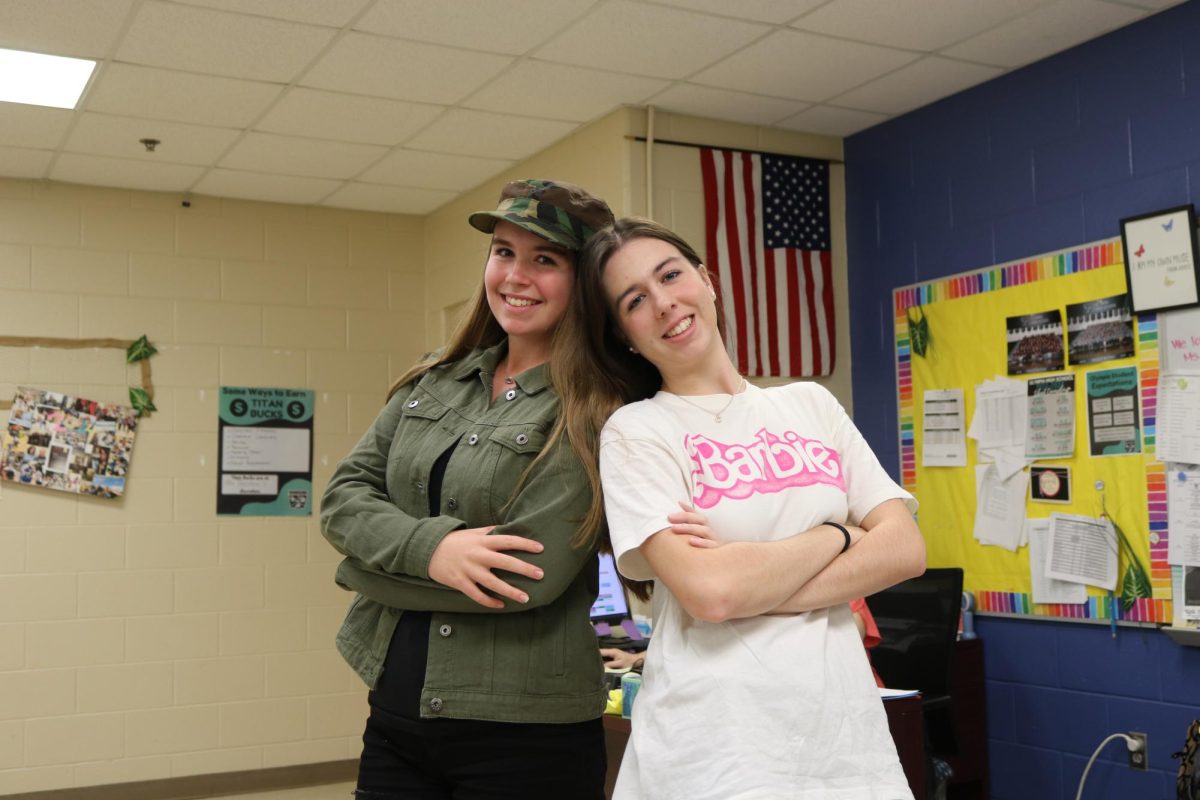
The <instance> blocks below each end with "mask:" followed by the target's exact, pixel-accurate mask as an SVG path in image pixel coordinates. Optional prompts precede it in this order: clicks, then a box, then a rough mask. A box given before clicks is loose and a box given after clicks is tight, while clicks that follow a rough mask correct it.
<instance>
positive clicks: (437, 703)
mask: <svg viewBox="0 0 1200 800" xmlns="http://www.w3.org/2000/svg"><path fill="white" fill-rule="evenodd" d="M429 710H430V711H433V712H434V713H437V712H438V711H441V710H442V698H440V697H435V698H433V699H432V700H430V701H429Z"/></svg>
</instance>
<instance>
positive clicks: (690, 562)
mask: <svg viewBox="0 0 1200 800" xmlns="http://www.w3.org/2000/svg"><path fill="white" fill-rule="evenodd" d="M573 303H575V309H574V312H575V313H573V314H571V315H567V316H568V319H570V320H572V321H571V323H569V325H568V327H567V328H565V329H561V328H560V336H559V341H558V342H557V343H556V346H559V347H569V348H571V349H572V351H573V352H574V353H575V354H576V357H575V358H574V359H573V360H572V362H571V364H572V369H573V370H575V371H576V372H575V374H567V375H563V376H562V379H561V380H559V381H557V382H556V385H559V386H566V387H573V388H568V389H567V390H566V391H565V392H564V397H563V400H564V405H565V406H566V407H568V408H571V407H572V404H577V405H576V406H575V407H576V408H587V409H591V411H592V416H591V420H592V422H591V424H592V425H593V428H592V430H593V431H595V430H599V428H600V426H601V425H603V432H602V433H601V434H600V436H599V445H598V447H597V450H598V454H596V455H597V458H598V462H599V471H600V476H601V479H602V484H603V489H604V497H605V509H606V513H607V519H608V527H609V532H610V535H611V541H612V547H613V551H614V553H615V554H616V558H617V566H618V568H619V570H620V571H621V573H622V574H623V575H624V576H625V577H626V578H627V579H630V580H633V581H653V582H654V590H655V591H654V595H653V603H654V605H653V612H654V618H655V632H654V638H653V640H652V643H651V645H650V648H649V650H648V651H647V654H646V664H645V673H644V683H643V686H642V689H641V692H640V693H639V695H638V700H637V710H636V712H635V713H634V715H633V733H632V736H631V739H630V743H629V746H628V748H627V750H626V753H625V756H624V760H623V763H622V768H621V773H620V778H619V780H618V783H617V788H616V794H615V797H617V798H623V799H625V800H628V799H629V798H654V800H672V798H681V799H682V798H687V800H702V798H722V800H728V798H770V800H785V799H786V798H872V800H894V799H895V798H909V797H911V794H910V793H909V789H908V786H907V783H906V781H905V779H904V775H903V772H902V771H901V768H900V765H899V762H898V760H897V758H896V752H895V747H894V745H893V744H892V741H891V737H890V734H889V732H888V727H887V720H886V716H885V714H884V711H883V707H882V704H881V703H880V700H879V695H878V691H877V688H876V686H875V682H874V680H873V678H872V674H871V669H870V666H869V665H868V663H867V658H866V656H865V654H864V650H863V646H862V643H861V640H860V638H859V635H858V632H857V629H856V628H855V625H854V621H853V618H852V615H851V612H850V610H849V608H848V607H847V605H846V603H847V602H848V601H850V600H853V599H855V598H858V597H862V596H864V595H867V594H871V593H873V592H875V591H878V590H880V589H882V588H884V587H886V586H889V585H892V584H894V583H897V582H899V581H902V580H905V579H907V578H909V577H912V576H914V575H918V574H920V573H921V572H922V571H924V567H925V549H924V542H923V540H922V538H921V534H920V532H919V531H918V529H917V526H916V523H915V522H914V520H913V517H912V512H913V511H914V510H915V507H916V503H915V501H914V500H913V498H912V496H911V495H909V494H908V492H906V491H904V490H903V489H902V488H900V487H899V486H897V485H896V484H895V483H894V482H893V481H892V480H891V478H889V477H888V475H887V473H886V472H885V471H884V470H883V469H882V467H880V465H879V462H878V460H877V459H876V458H875V456H874V454H873V453H872V452H871V450H870V448H869V447H868V446H867V444H866V442H865V441H864V440H863V438H862V436H861V435H860V434H859V433H858V430H857V429H856V428H855V427H854V424H853V422H852V421H851V420H850V418H849V417H848V416H847V415H846V413H845V412H844V411H843V410H842V407H841V406H840V405H839V404H838V402H837V401H836V400H835V399H834V398H833V396H832V395H831V394H829V392H827V391H826V390H825V389H824V388H822V387H820V386H819V385H817V384H815V383H811V382H798V383H794V384H790V385H787V386H781V387H774V388H770V389H760V388H758V387H756V386H753V385H751V384H749V383H747V381H746V380H745V378H743V377H742V376H741V375H740V374H738V371H737V369H736V368H735V367H734V364H733V362H732V361H731V359H730V357H729V355H728V353H727V352H726V349H725V343H724V341H723V336H722V334H723V331H722V325H721V322H720V315H719V313H718V308H717V303H716V292H715V291H714V289H713V285H712V282H711V279H710V277H709V275H708V273H707V271H706V270H705V268H704V266H703V264H701V261H700V258H699V257H698V256H697V255H696V253H695V251H694V250H693V249H692V248H691V247H690V246H689V245H688V244H687V243H686V242H684V241H683V240H682V239H680V238H679V237H678V236H676V235H675V234H674V233H672V232H671V231H669V230H667V229H665V228H663V227H662V226H660V225H658V224H657V223H654V222H651V221H649V220H641V219H636V218H630V219H624V220H620V221H618V222H617V223H616V224H615V226H613V227H612V228H609V229H606V230H604V231H601V232H600V233H598V234H597V235H596V236H595V237H594V238H593V239H592V240H591V242H590V243H589V244H588V246H587V248H586V249H585V250H584V252H583V253H582V254H581V257H580V265H579V268H578V273H577V282H576V287H575V295H574V297H573ZM598 376H599V377H598ZM622 402H624V403H628V405H624V406H623V407H621V408H619V409H617V410H616V411H615V413H612V415H611V417H607V422H606V423H605V421H604V420H605V418H606V416H607V414H608V413H609V412H611V411H612V409H613V408H614V407H616V406H617V405H619V404H620V403H622ZM579 416H580V418H587V415H586V414H583V415H579Z"/></svg>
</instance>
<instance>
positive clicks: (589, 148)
mask: <svg viewBox="0 0 1200 800" xmlns="http://www.w3.org/2000/svg"><path fill="white" fill-rule="evenodd" d="M629 114H630V112H629V111H628V110H626V109H619V110H617V111H614V112H613V113H611V114H609V115H608V116H606V117H604V118H603V119H600V120H598V121H597V122H594V123H592V124H591V125H588V126H586V127H584V128H582V129H581V130H579V131H578V132H577V133H575V134H573V135H572V136H570V137H568V138H566V139H564V140H562V141H560V142H558V143H557V144H554V145H551V146H550V147H548V148H546V149H545V150H543V151H542V152H540V153H538V154H537V155H535V156H533V157H532V158H530V159H528V160H526V161H523V162H522V163H520V164H518V165H517V166H515V167H513V168H512V169H510V170H508V171H507V172H504V173H501V174H500V175H497V176H496V177H494V178H492V179H490V180H488V181H487V182H486V183H484V184H482V185H480V186H478V187H476V188H475V189H472V190H471V191H469V192H467V193H465V194H464V195H462V196H461V197H459V198H457V199H456V200H454V201H453V202H451V203H448V204H447V205H445V206H442V207H441V208H439V209H438V210H437V211H435V212H433V213H432V214H430V215H429V216H428V217H426V218H425V264H426V276H427V279H428V286H429V296H428V301H429V302H428V308H427V317H426V324H427V330H428V334H429V340H430V342H431V343H433V344H441V343H443V342H444V341H445V340H446V337H447V335H448V334H449V332H450V329H452V327H453V323H454V322H455V321H457V313H458V312H460V311H461V310H462V308H463V306H464V305H465V304H466V301H467V300H469V299H470V298H471V296H472V293H473V292H474V291H475V289H476V288H477V287H478V286H479V282H480V280H481V278H482V276H483V265H484V262H485V261H486V260H487V251H488V244H489V241H490V240H489V238H488V237H487V236H486V235H484V234H482V233H480V232H479V231H476V230H475V229H474V228H472V227H471V226H469V225H468V224H467V217H468V216H469V215H470V214H471V213H472V212H474V211H481V210H487V209H492V208H495V207H496V201H497V199H498V198H499V197H500V189H501V188H502V187H503V186H504V184H505V183H506V182H508V181H510V180H515V179H518V178H550V179H556V180H561V181H568V182H570V183H576V184H579V185H580V186H584V187H586V188H587V189H588V190H589V191H591V192H592V193H593V194H596V195H598V196H600V197H603V198H604V199H605V200H606V201H607V202H608V204H609V206H611V207H612V209H613V212H614V213H616V214H622V213H625V211H624V209H625V202H626V201H625V197H626V195H627V193H628V172H629V170H628V167H627V163H626V160H627V157H628V148H627V147H626V141H625V139H624V134H625V132H626V130H627V128H628V126H629V120H628V117H629Z"/></svg>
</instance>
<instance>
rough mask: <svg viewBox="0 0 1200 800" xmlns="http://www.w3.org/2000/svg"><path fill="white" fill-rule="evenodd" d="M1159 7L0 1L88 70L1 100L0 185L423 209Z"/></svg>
mask: <svg viewBox="0 0 1200 800" xmlns="http://www.w3.org/2000/svg"><path fill="white" fill-rule="evenodd" d="M1174 4H1175V0H988V2H986V3H983V2H978V1H976V2H964V0H739V2H738V3H737V4H730V3H728V2H726V0H559V1H558V2H557V3H555V4H554V5H553V6H552V7H551V6H547V5H546V4H545V3H544V2H543V1H542V0H488V2H486V3H479V2H477V0H439V2H435V3H431V2H428V0H105V2H103V3H87V4H79V3H78V2H76V0H5V3H4V4H3V6H0V46H3V47H15V48H19V49H31V50H36V51H41V52H54V53H57V54H61V55H75V56H85V57H92V58H98V59H101V60H102V65H101V68H100V70H99V71H98V74H97V76H96V77H95V78H94V79H93V85H92V86H91V87H90V89H89V90H88V92H87V93H86V95H85V98H84V101H83V103H82V104H81V107H80V109H78V110H76V111H75V112H73V113H72V112H69V111H57V110H53V109H36V108H33V107H28V106H16V105H12V104H4V103H0V174H8V175H19V176H21V177H49V178H52V179H55V180H70V181H78V182H85V183H107V185H114V186H123V187H127V188H148V189H153V190H157V191H185V190H192V191H196V192H209V193H216V194H230V195H232V196H237V197H246V198H249V199H263V200H282V201H285V202H306V203H319V204H326V205H335V206H339V207H347V208H364V209H368V210H377V211H397V210H403V211H405V212H406V213H426V212H428V211H431V210H433V209H434V208H436V207H437V206H438V205H441V204H442V203H444V202H447V201H448V200H450V199H453V197H454V196H456V194H457V193H459V192H462V191H465V190H467V189H469V188H471V187H473V186H475V185H477V184H478V183H480V182H482V181H484V180H487V179H488V178H489V177H490V176H491V175H494V174H495V173H496V172H499V171H501V170H503V169H505V168H506V167H508V166H510V165H511V164H512V163H514V162H515V161H516V160H519V159H522V158H525V157H526V156H528V155H531V154H532V153H534V152H536V151H537V150H540V149H542V148H543V147H545V146H548V145H549V144H552V143H553V142H555V141H557V140H559V139H561V138H563V137H564V136H567V135H569V134H570V133H571V132H572V131H573V130H575V129H576V128H577V127H578V126H579V125H581V124H586V123H588V122H590V121H592V120H594V119H597V118H599V117H601V116H603V115H604V114H606V113H608V112H609V111H611V110H612V109H613V108H615V107H618V106H620V105H623V104H624V105H642V104H646V103H652V104H654V105H655V106H656V107H659V108H663V109H665V110H669V111H676V112H679V113H685V114H694V115H697V116H709V117H715V118H718V119H726V120H732V121H736V122H743V123H746V124H751V125H766V126H776V127H780V128H784V129H788V130H797V131H807V132H813V133H825V134H829V135H838V136H840V135H848V134H849V133H852V132H854V131H856V130H860V129H862V128H864V127H868V126H870V125H873V124H876V123H878V122H880V121H883V120H885V119H887V118H889V117H890V116H892V115H893V114H899V113H903V112H905V111H908V110H911V109H912V108H916V107H919V106H920V105H923V104H925V103H928V102H932V101H934V100H937V99H939V98H941V97H944V96H947V95H949V94H952V93H954V92H956V91H960V90H961V89H965V88H968V87H969V86H973V85H975V84H977V83H980V82H983V81H985V80H988V79H990V78H991V77H994V76H995V75H998V74H1002V73H1003V72H1005V71H1007V70H1009V69H1012V68H1015V67H1017V66H1021V65H1023V64H1025V63H1029V62H1030V61H1032V60H1036V59H1038V58H1042V57H1044V56H1046V55H1050V54H1052V53H1054V52H1057V51H1059V50H1061V49H1064V48H1066V47H1070V46H1073V45H1075V44H1078V43H1080V42H1082V41H1085V40H1087V39H1089V38H1092V37H1094V36H1097V35H1100V34H1102V33H1105V32H1107V31H1109V30H1113V29H1115V28H1117V27H1120V26H1122V25H1126V24H1129V23H1130V22H1133V21H1135V20H1136V19H1139V18H1141V17H1144V16H1146V15H1147V14H1149V13H1153V12H1154V11H1156V10H1160V9H1162V8H1166V7H1168V6H1170V5H1174ZM156 132H157V133H156ZM142 136H154V137H155V138H159V139H162V140H163V144H162V145H160V147H159V149H158V150H157V151H156V152H155V153H147V152H145V150H144V149H143V148H141V146H140V145H138V144H137V139H138V138H141V137H142Z"/></svg>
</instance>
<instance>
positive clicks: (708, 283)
mask: <svg viewBox="0 0 1200 800" xmlns="http://www.w3.org/2000/svg"><path fill="white" fill-rule="evenodd" d="M696 269H698V270H700V278H701V279H702V280H703V281H704V285H705V286H707V287H708V294H709V296H711V297H712V299H713V300H716V299H717V290H716V289H715V288H713V282H712V278H710V277H708V267H706V266H704V265H703V264H700V265H699V266H698V267H696Z"/></svg>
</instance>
